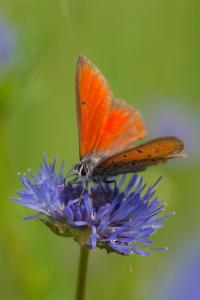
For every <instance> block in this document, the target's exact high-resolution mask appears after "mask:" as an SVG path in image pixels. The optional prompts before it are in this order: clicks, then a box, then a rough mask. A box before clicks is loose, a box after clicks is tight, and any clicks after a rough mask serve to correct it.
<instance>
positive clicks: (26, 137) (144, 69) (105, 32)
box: [0, 0, 200, 300]
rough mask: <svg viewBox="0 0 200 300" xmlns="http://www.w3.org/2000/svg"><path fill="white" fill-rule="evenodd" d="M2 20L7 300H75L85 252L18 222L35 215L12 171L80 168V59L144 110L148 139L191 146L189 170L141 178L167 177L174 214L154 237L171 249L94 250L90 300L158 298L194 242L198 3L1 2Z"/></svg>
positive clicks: (2, 234)
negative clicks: (6, 41) (57, 165)
mask: <svg viewBox="0 0 200 300" xmlns="http://www.w3.org/2000/svg"><path fill="white" fill-rule="evenodd" d="M1 20H3V21H2V22H4V24H5V27H6V28H4V29H5V31H6V34H8V35H9V37H10V38H11V40H12V43H11V45H10V47H11V48H12V49H11V51H10V50H9V51H10V52H9V53H10V54H9V55H8V57H7V58H6V62H5V61H4V62H2V64H0V166H1V169H0V182H1V184H0V197H1V208H0V218H1V223H0V295H1V297H2V299H43V300H46V299H48V300H49V299H51V300H54V299H58V300H62V299H69V300H70V299H74V293H75V282H76V273H77V264H78V254H79V248H78V245H77V244H75V242H74V241H73V240H71V239H64V238H59V237H57V236H55V235H53V234H52V233H51V232H50V231H49V230H48V229H47V228H45V227H44V226H43V224H40V223H39V222H38V221H28V222H25V221H22V220H21V219H22V218H23V217H25V216H27V215H30V214H31V213H32V212H31V211H30V210H28V209H26V208H24V207H20V206H19V205H17V204H15V203H12V202H11V201H10V200H9V199H10V198H11V197H14V196H15V193H16V191H17V190H18V189H19V188H20V187H21V186H20V182H19V180H18V177H17V172H18V171H22V172H25V171H26V170H27V168H29V167H31V168H32V170H36V169H37V168H38V167H39V163H40V162H41V159H42V154H43V152H46V153H47V157H48V159H49V160H52V159H53V157H54V156H55V155H57V156H58V157H59V159H60V161H61V160H62V159H64V160H65V167H66V172H67V170H68V169H69V168H70V166H71V165H72V163H75V162H77V161H78V143H77V128H76V113H75V94H74V72H75V63H76V59H77V56H78V54H80V53H84V54H85V55H86V56H87V57H88V58H90V59H91V60H92V61H93V62H94V63H95V64H96V65H97V66H98V67H99V68H100V70H101V71H102V72H103V74H104V75H105V76H106V78H107V79H108V82H109V84H110V86H111V87H112V90H113V93H114V95H115V96H116V97H118V98H122V99H125V100H126V101H127V102H129V103H130V104H133V105H134V106H135V107H137V109H138V110H140V111H141V112H142V114H143V116H144V119H145V120H146V123H147V129H148V132H149V137H152V136H155V135H158V134H162V129H163V132H165V133H167V134H173V130H174V134H176V135H179V131H180V135H182V136H181V137H182V138H184V140H185V142H186V144H187V148H188V152H189V158H188V159H187V160H183V159H182V160H181V161H178V162H170V163H169V164H168V165H166V166H160V167H157V168H151V169H149V170H147V171H146V172H145V173H144V174H143V175H144V177H145V180H146V181H147V182H149V184H151V183H153V182H154V181H155V180H156V179H157V177H158V176H160V175H162V176H163V180H162V182H161V183H160V186H159V188H158V195H159V196H160V198H161V199H164V200H166V202H167V203H168V207H167V211H169V212H171V211H174V210H175V211H176V212H177V214H176V216H175V217H171V218H170V219H169V220H167V222H166V226H165V227H164V229H162V230H160V231H159V232H158V233H157V234H156V235H155V236H154V239H155V240H156V245H157V246H169V251H168V252H165V253H162V252H154V253H153V255H152V256H150V257H139V256H137V255H132V256H130V257H128V258H127V257H123V256H120V255H116V254H112V255H107V254H106V252H104V251H102V250H97V251H93V252H92V253H91V257H90V263H89V274H88V286H87V299H96V300H98V299H101V300H103V299H137V300H143V299H148V300H151V299H152V300H153V299H159V300H161V299H162V297H159V296H158V295H160V294H162V292H161V289H162V285H163V284H164V282H165V281H166V280H168V279H169V278H172V277H173V276H174V268H175V262H177V260H178V259H179V258H180V257H181V256H182V253H183V252H184V251H189V249H190V247H191V246H192V245H193V244H195V243H197V244H198V235H199V225H200V201H199V194H198V192H199V191H198V189H197V187H198V180H199V179H198V176H199V155H198V153H199V150H200V145H199V144H200V142H199V133H198V132H199V128H200V127H199V113H200V84H199V79H200V22H199V20H200V3H199V1H198V0H196V1H195V0H185V1H181V0H162V1H161V0H152V1H148V0H142V1H133V0H132V1H131V0H124V1H120V0H116V1H114V0H110V1H105V0H102V1H96V0H93V1H92V0H83V1H78V0H74V1H72V0H69V1H68V0H54V1H52V0H48V1H47V0H43V1H39V0H34V1H33V0H29V1H24V0H16V1H11V0H6V1H5V0H1V4H0V21H1ZM1 43H3V37H2V33H1V31H0V47H1ZM0 49H1V48H0ZM0 51H1V50H0ZM174 107H176V110H175V109H174ZM166 114H167V115H166ZM176 114H177V116H176ZM163 116H164V117H165V119H167V120H169V128H171V127H172V129H170V130H171V131H170V132H168V126H167V125H168V124H162V120H163V118H164V117H163ZM172 117H173V120H172V119H171V118H172ZM173 122H174V123H173ZM173 124H175V125H173ZM162 126H163V128H162ZM187 249H188V250H187ZM129 264H130V265H131V266H132V269H133V272H130V270H129ZM174 280H176V278H175V277H174ZM169 288H170V287H169Z"/></svg>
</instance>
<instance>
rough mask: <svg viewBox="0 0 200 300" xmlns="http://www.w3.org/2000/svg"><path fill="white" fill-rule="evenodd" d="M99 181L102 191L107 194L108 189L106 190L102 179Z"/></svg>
mask: <svg viewBox="0 0 200 300" xmlns="http://www.w3.org/2000/svg"><path fill="white" fill-rule="evenodd" d="M97 182H98V183H99V185H100V187H101V189H102V192H103V193H104V194H105V195H107V194H108V193H107V191H106V190H105V188H104V186H103V184H102V181H101V180H98V181H97Z"/></svg>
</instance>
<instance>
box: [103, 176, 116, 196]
mask: <svg viewBox="0 0 200 300" xmlns="http://www.w3.org/2000/svg"><path fill="white" fill-rule="evenodd" d="M103 181H104V182H105V183H107V184H110V183H114V193H115V194H116V192H117V182H116V180H107V179H106V178H104V180H103Z"/></svg>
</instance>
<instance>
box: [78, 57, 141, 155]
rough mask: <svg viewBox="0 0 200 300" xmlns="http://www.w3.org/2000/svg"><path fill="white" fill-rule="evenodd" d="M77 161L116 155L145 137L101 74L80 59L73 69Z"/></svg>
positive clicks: (138, 119) (138, 122)
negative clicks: (77, 138) (78, 157)
mask: <svg viewBox="0 0 200 300" xmlns="http://www.w3.org/2000/svg"><path fill="white" fill-rule="evenodd" d="M76 106H77V121H78V132H79V152H80V158H81V159H82V158H83V157H85V156H88V155H89V154H91V153H92V152H95V153H96V155H97V156H98V155H99V156H101V155H102V153H103V154H105V153H115V152H116V151H120V150H122V149H125V148H126V147H127V146H128V145H129V144H130V143H131V142H133V141H135V140H137V139H138V138H141V137H143V136H144V134H145V129H144V124H143V121H142V119H141V116H140V114H139V113H138V112H137V111H136V110H135V109H134V108H132V107H130V106H128V105H127V104H125V103H124V102H122V101H120V100H114V99H113V98H112V92H111V90H110V89H109V86H108V84H107V82H106V80H105V78H104V77H103V75H102V74H101V73H100V71H99V70H98V69H97V68H96V67H95V66H94V65H93V64H92V63H91V62H90V61H89V60H88V59H87V58H86V57H84V56H83V55H80V56H79V58H78V61H77V68H76Z"/></svg>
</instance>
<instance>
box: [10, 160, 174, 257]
mask: <svg viewBox="0 0 200 300" xmlns="http://www.w3.org/2000/svg"><path fill="white" fill-rule="evenodd" d="M55 167H56V159H55V160H54V161H53V163H52V164H49V163H47V161H46V157H45V155H44V157H43V163H42V164H41V165H40V171H39V172H38V173H37V174H36V175H34V174H32V172H29V176H27V175H26V174H25V175H24V176H21V175H20V174H19V178H20V180H21V182H22V184H23V186H24V189H22V190H20V191H19V192H18V196H19V197H18V198H15V199H13V200H14V201H16V202H18V203H20V204H22V205H24V206H27V207H29V208H31V209H34V210H36V211H38V214H37V215H35V216H33V217H29V218H27V219H31V218H38V219H39V220H41V221H42V222H43V223H44V224H46V225H47V226H48V227H49V228H50V229H51V230H52V231H53V232H55V233H56V234H58V235H61V236H66V237H73V238H74V239H75V240H76V241H77V242H78V243H79V244H80V245H81V246H86V247H89V248H90V249H95V248H97V247H99V248H104V249H106V250H107V251H108V252H117V253H119V254H123V255H129V254H130V253H137V254H140V255H143V256H145V255H149V254H150V253H149V251H144V249H153V248H151V247H150V245H151V244H152V243H153V241H152V240H151V239H150V236H151V235H152V234H153V233H154V232H156V231H157V229H159V228H161V227H162V226H163V225H162V223H163V220H164V219H165V218H166V217H168V216H170V215H172V214H168V215H164V216H163V214H162V213H163V210H164V207H165V204H163V203H162V202H161V201H160V200H159V199H158V198H157V197H156V196H155V188H156V185H157V183H158V182H159V180H160V179H159V180H158V181H157V182H156V183H155V184H154V185H153V186H151V187H149V188H148V189H147V188H146V185H145V184H143V179H142V178H141V177H139V176H138V175H133V176H132V178H131V179H130V181H129V182H128V184H127V183H126V181H127V178H126V176H122V177H120V178H119V179H117V182H118V183H117V187H116V189H115V188H114V187H112V186H111V185H107V186H106V192H103V190H102V187H101V186H100V185H99V184H95V183H93V184H92V185H91V187H90V188H88V189H87V190H84V186H83V184H82V183H79V184H75V185H74V184H72V183H71V182H70V181H67V182H65V176H64V175H63V167H64V164H62V165H61V167H60V170H59V171H56V169H55ZM83 191H84V192H83ZM154 249H155V248H154ZM160 250H166V248H160Z"/></svg>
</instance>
